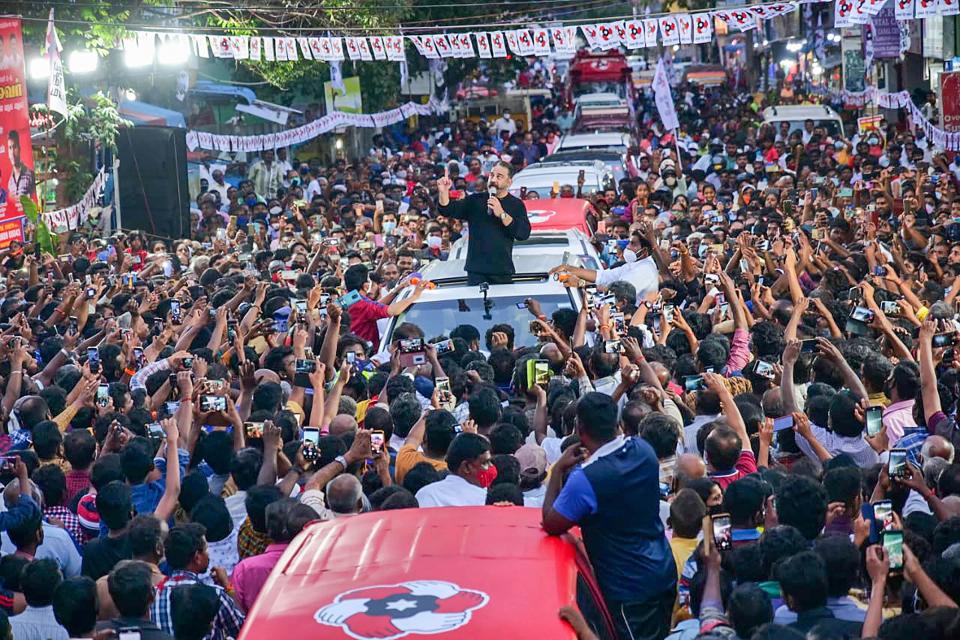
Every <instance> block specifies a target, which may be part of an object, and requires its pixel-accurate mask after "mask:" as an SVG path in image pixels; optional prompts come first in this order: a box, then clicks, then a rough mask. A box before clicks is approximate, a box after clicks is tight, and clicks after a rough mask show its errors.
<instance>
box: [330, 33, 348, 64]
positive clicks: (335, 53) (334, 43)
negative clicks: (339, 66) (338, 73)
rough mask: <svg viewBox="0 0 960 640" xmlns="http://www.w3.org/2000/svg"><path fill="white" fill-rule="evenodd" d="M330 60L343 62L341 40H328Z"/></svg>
mask: <svg viewBox="0 0 960 640" xmlns="http://www.w3.org/2000/svg"><path fill="white" fill-rule="evenodd" d="M330 59H331V60H345V59H346V58H344V56H343V38H339V37H337V38H330Z"/></svg>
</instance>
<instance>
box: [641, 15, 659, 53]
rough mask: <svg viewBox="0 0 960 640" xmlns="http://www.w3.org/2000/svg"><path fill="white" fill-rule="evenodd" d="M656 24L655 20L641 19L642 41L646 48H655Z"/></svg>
mask: <svg viewBox="0 0 960 640" xmlns="http://www.w3.org/2000/svg"><path fill="white" fill-rule="evenodd" d="M657 25H658V22H657V19H656V18H644V19H643V39H644V40H645V41H646V43H647V47H655V46H657V31H658V30H659V28H658V26H657Z"/></svg>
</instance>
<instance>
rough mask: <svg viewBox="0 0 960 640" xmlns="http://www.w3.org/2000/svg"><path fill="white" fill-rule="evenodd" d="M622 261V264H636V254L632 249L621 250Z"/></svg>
mask: <svg viewBox="0 0 960 640" xmlns="http://www.w3.org/2000/svg"><path fill="white" fill-rule="evenodd" d="M623 261H624V262H636V261H637V252H636V251H634V250H633V249H624V250H623Z"/></svg>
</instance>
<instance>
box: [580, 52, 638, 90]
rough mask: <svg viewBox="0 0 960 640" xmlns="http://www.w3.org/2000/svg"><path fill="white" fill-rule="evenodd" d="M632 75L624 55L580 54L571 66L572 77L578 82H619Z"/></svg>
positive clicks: (616, 53) (615, 53)
mask: <svg viewBox="0 0 960 640" xmlns="http://www.w3.org/2000/svg"><path fill="white" fill-rule="evenodd" d="M629 74H630V65H628V64H627V59H626V58H625V57H624V56H623V54H622V53H618V52H613V53H609V52H608V53H602V54H590V53H587V52H583V51H581V52H578V53H577V55H576V57H574V59H573V62H572V63H571V64H570V77H571V80H573V81H574V83H577V82H617V81H620V80H623V79H624V78H626V77H627V76H628V75H629Z"/></svg>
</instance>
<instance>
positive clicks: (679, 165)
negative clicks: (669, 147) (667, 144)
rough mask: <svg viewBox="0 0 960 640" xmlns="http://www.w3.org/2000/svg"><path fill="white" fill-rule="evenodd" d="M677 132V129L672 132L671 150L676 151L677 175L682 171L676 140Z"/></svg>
mask: <svg viewBox="0 0 960 640" xmlns="http://www.w3.org/2000/svg"><path fill="white" fill-rule="evenodd" d="M677 131H679V129H674V130H673V148H674V149H676V150H677V173H680V172H682V171H683V160H682V159H681V158H680V141H679V140H678V139H677Z"/></svg>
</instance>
